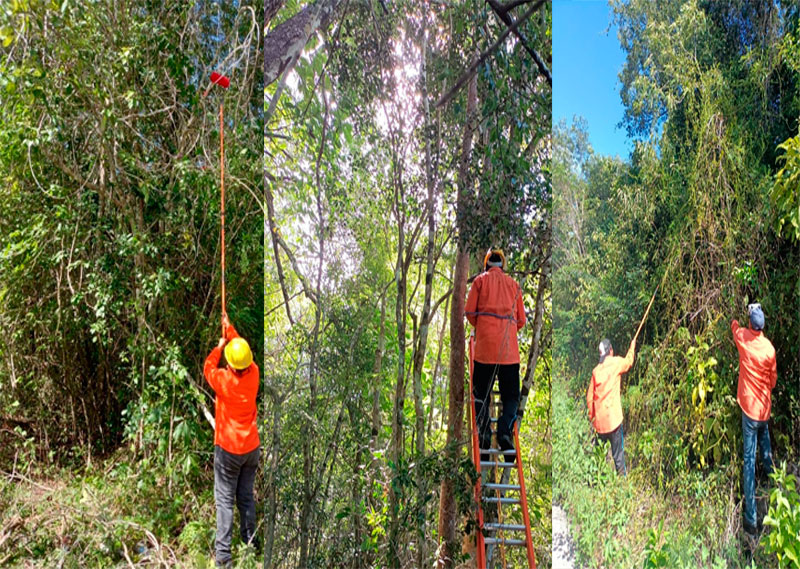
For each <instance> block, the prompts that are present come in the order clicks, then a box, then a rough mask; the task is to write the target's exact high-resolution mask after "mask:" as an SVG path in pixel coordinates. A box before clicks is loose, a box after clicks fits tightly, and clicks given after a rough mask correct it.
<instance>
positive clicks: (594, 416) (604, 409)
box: [586, 347, 635, 434]
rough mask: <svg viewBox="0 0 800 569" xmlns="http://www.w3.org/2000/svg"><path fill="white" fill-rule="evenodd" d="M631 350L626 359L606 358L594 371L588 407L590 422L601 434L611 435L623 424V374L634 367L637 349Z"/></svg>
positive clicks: (587, 401)
mask: <svg viewBox="0 0 800 569" xmlns="http://www.w3.org/2000/svg"><path fill="white" fill-rule="evenodd" d="M631 348H632V347H631ZM631 348H629V349H628V353H627V354H625V357H624V358H622V357H620V356H606V358H605V359H604V360H603V362H602V363H599V364H597V365H596V366H595V368H594V370H592V381H591V383H589V389H588V390H587V391H586V406H587V407H588V408H589V420H590V421H592V424H593V425H594V429H595V430H596V431H597V432H598V433H600V434H605V433H610V432H611V431H613V430H614V429H616V428H617V427H619V426H620V425H621V424H622V401H621V400H620V395H619V387H620V382H621V381H622V374H623V373H625V372H627V371H628V370H629V369H631V366H632V365H633V357H634V354H635V349H631Z"/></svg>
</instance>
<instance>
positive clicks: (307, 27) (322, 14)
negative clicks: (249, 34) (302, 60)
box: [264, 0, 342, 87]
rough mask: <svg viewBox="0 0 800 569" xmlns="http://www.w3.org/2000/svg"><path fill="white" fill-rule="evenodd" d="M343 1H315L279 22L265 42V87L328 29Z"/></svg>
mask: <svg viewBox="0 0 800 569" xmlns="http://www.w3.org/2000/svg"><path fill="white" fill-rule="evenodd" d="M341 2H342V0H318V2H317V3H316V4H309V5H307V6H306V7H305V8H303V9H302V10H300V12H298V13H297V14H295V15H294V16H292V17H291V18H289V19H288V20H286V21H285V22H282V23H281V24H280V25H278V26H276V27H275V28H274V29H273V30H272V31H270V32H269V33H268V34H267V35H266V37H265V38H264V87H267V86H268V85H270V84H271V83H272V82H273V81H275V80H276V79H278V77H280V75H281V73H283V70H284V69H286V67H287V66H288V65H289V64H290V63H291V62H292V61H293V60H294V58H295V57H296V56H298V55H299V54H300V53H301V52H302V51H303V48H304V47H305V46H306V44H307V43H308V40H309V38H310V37H311V36H312V34H314V33H315V32H316V31H317V30H318V29H323V30H324V29H325V28H327V27H328V25H330V22H331V17H332V16H333V14H334V12H335V11H336V8H337V7H338V6H339V4H341Z"/></svg>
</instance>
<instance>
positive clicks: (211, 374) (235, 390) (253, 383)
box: [203, 326, 260, 454]
mask: <svg viewBox="0 0 800 569" xmlns="http://www.w3.org/2000/svg"><path fill="white" fill-rule="evenodd" d="M238 337H239V334H237V333H236V329H235V328H234V327H233V326H228V329H227V331H226V333H225V338H226V339H227V340H228V341H229V342H230V341H231V340H233V339H234V338H238ZM221 357H222V348H220V347H219V346H216V347H215V348H214V349H213V350H211V353H210V354H208V358H206V363H205V366H204V367H203V375H204V376H205V378H206V381H208V384H209V385H210V386H211V387H212V389H214V393H216V395H217V397H216V402H215V405H214V407H215V413H214V415H215V419H214V422H215V424H216V426H215V428H214V444H215V445H219V446H220V447H222V448H223V449H225V450H226V451H228V452H229V453H232V454H246V453H248V452H250V451H252V450H255V449H256V448H258V445H259V444H260V441H259V438H258V428H257V425H256V396H257V395H258V366H257V365H256V364H255V363H252V364H250V367H248V368H246V369H244V370H242V371H234V370H233V369H232V368H231V367H230V366H225V367H224V368H220V367H219V360H220V359H221Z"/></svg>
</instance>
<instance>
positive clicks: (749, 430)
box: [731, 304, 778, 535]
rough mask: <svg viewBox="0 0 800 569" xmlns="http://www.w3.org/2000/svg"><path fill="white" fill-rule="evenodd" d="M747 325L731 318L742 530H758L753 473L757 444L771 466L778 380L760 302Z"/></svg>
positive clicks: (751, 307)
mask: <svg viewBox="0 0 800 569" xmlns="http://www.w3.org/2000/svg"><path fill="white" fill-rule="evenodd" d="M747 311H748V313H749V316H750V326H749V327H748V328H743V327H741V326H739V322H738V321H737V320H734V321H733V322H731V332H733V341H734V342H735V343H736V349H737V350H738V351H739V386H738V388H737V391H736V400H737V401H738V402H739V407H741V409H742V442H743V447H744V448H743V452H744V464H743V465H742V470H743V477H744V531H745V532H746V533H748V534H750V535H755V534H756V532H757V523H756V522H757V520H756V498H755V487H756V481H755V473H756V446H758V448H759V450H760V451H761V464H763V465H764V470H766V472H767V474H770V473H771V472H772V470H773V468H774V466H773V462H772V447H771V446H770V442H769V422H768V421H769V415H770V411H771V409H772V389H773V388H774V387H775V383H776V382H777V381H778V365H777V361H776V359H775V348H774V347H773V346H772V342H770V341H769V340H767V338H766V336H764V332H763V330H764V311H763V310H762V309H761V305H760V304H751V305H749V306H748V307H747Z"/></svg>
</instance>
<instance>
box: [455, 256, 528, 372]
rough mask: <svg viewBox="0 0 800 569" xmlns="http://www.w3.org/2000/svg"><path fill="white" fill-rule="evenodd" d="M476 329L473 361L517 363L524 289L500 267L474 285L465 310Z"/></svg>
mask: <svg viewBox="0 0 800 569" xmlns="http://www.w3.org/2000/svg"><path fill="white" fill-rule="evenodd" d="M465 312H466V315H467V320H469V323H470V324H472V325H473V326H474V327H475V353H474V354H473V359H474V360H475V361H476V362H480V363H483V364H518V363H519V345H518V344H517V330H519V329H520V328H522V327H523V326H524V325H525V307H524V306H523V304H522V289H520V287H519V285H518V284H517V282H516V281H515V280H514V279H512V278H511V277H509V276H508V275H507V274H505V273H504V272H503V270H502V269H501V268H500V267H491V268H490V269H489V270H488V271H486V272H483V273H481V274H480V275H478V276H477V277H475V280H474V281H473V282H472V286H471V287H470V289H469V295H468V296H467V306H466V308H465Z"/></svg>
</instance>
